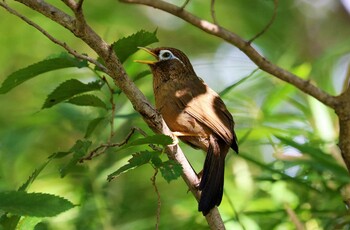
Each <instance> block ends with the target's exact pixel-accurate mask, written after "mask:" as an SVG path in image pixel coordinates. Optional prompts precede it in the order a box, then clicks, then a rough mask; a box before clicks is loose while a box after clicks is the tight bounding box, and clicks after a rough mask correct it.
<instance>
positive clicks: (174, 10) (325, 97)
mask: <svg viewBox="0 0 350 230" xmlns="http://www.w3.org/2000/svg"><path fill="white" fill-rule="evenodd" d="M119 1H121V2H124V3H133V4H142V5H147V6H151V7H153V8H156V9H160V10H162V11H165V12H168V13H170V14H173V15H175V16H177V17H179V18H181V19H183V20H185V21H187V22H188V23H190V24H192V25H193V26H195V27H197V28H199V29H201V30H203V31H205V32H207V33H208V34H211V35H214V36H217V37H219V38H222V39H223V40H225V41H227V42H228V43H230V44H232V45H234V46H236V47H237V48H239V49H240V50H241V51H242V52H244V53H245V54H246V55H247V56H248V57H249V58H250V59H251V60H252V61H253V62H254V63H255V64H256V65H257V66H258V67H259V68H260V69H262V70H264V71H265V72H267V73H270V74H271V75H273V76H275V77H277V78H279V79H280V80H282V81H285V82H288V83H290V84H292V85H294V86H295V87H297V88H298V89H300V90H301V91H303V92H304V93H306V94H308V95H310V96H312V97H314V98H316V99H317V100H319V101H320V102H322V103H324V104H326V105H328V106H329V107H331V108H335V106H336V104H337V101H336V98H335V97H333V96H331V95H329V94H327V93H326V92H324V91H323V90H321V89H319V88H317V87H316V86H314V85H313V84H311V83H310V81H305V80H303V79H301V78H300V77H298V76H296V75H295V74H292V73H290V72H288V71H287V70H284V69H282V68H280V67H278V66H276V65H274V64H272V63H271V62H270V61H268V60H267V59H266V58H264V57H263V56H261V54H259V52H258V51H257V50H255V49H254V48H253V47H252V46H251V45H250V44H249V42H247V41H245V40H243V39H242V38H241V37H239V36H238V35H237V34H235V33H233V32H231V31H229V30H227V29H225V28H223V27H221V26H218V25H215V24H213V23H210V22H208V21H206V20H203V19H201V18H198V17H197V16H195V15H193V14H191V13H189V12H187V11H186V10H185V9H183V8H181V7H178V6H176V5H173V4H171V3H168V2H164V1H160V0H119Z"/></svg>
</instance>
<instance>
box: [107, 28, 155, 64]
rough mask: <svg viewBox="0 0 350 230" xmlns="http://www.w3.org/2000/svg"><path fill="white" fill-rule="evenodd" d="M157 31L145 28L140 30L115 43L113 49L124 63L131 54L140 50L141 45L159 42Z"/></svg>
mask: <svg viewBox="0 0 350 230" xmlns="http://www.w3.org/2000/svg"><path fill="white" fill-rule="evenodd" d="M156 32H157V31H154V32H153V33H151V32H147V31H144V30H141V31H138V32H137V33H135V34H132V35H130V36H129V37H124V38H121V39H119V40H118V41H116V42H115V43H113V45H112V46H113V50H114V52H115V53H116V55H117V56H118V58H119V60H120V61H121V62H122V63H123V62H124V61H125V60H126V59H127V58H128V57H129V56H130V55H132V54H133V53H135V52H136V51H138V47H140V46H148V45H150V44H152V43H155V42H158V38H157V37H156Z"/></svg>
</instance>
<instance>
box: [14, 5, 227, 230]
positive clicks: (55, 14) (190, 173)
mask: <svg viewBox="0 0 350 230" xmlns="http://www.w3.org/2000/svg"><path fill="white" fill-rule="evenodd" d="M15 1H17V2H20V3H22V4H24V5H26V6H27V7H29V8H31V9H33V10H35V11H37V12H38V13H40V14H42V15H44V16H46V17H47V18H49V19H51V20H52V21H54V22H56V23H58V24H60V25H61V26H63V27H65V28H66V29H68V30H69V31H70V32H72V33H73V34H74V35H75V36H76V37H78V38H80V39H81V40H83V41H84V42H85V43H86V44H87V45H88V46H89V47H90V48H91V49H92V50H94V51H95V52H96V54H97V55H98V56H99V57H101V58H102V59H103V61H104V63H105V69H104V70H105V72H106V73H107V74H108V75H109V76H110V77H112V79H113V80H114V83H115V84H116V85H117V86H118V87H119V88H120V89H121V90H122V91H123V92H124V93H125V95H126V96H127V97H128V99H129V100H130V102H131V103H132V105H133V107H134V109H135V110H136V111H137V112H139V113H140V114H141V115H142V117H143V119H144V121H145V122H146V123H147V125H148V126H149V127H150V128H151V129H152V130H153V131H154V132H156V133H162V134H165V135H170V136H171V131H170V130H169V128H168V127H167V125H166V124H165V122H164V120H163V119H162V117H161V116H160V114H159V113H158V112H157V111H156V110H155V109H154V108H153V106H152V105H151V104H150V102H149V101H148V100H147V99H146V97H145V96H144V95H143V94H142V92H141V91H140V90H139V89H138V88H137V87H136V85H135V84H134V83H133V82H132V81H131V79H130V78H129V76H128V75H127V73H126V71H125V69H124V68H123V66H122V63H121V62H120V61H119V59H118V57H117V56H116V54H115V53H114V51H113V49H112V47H111V46H110V45H109V44H107V43H106V42H105V41H104V40H103V39H102V38H101V37H100V36H99V35H98V34H97V33H96V32H95V31H94V30H93V29H92V28H91V27H90V26H89V25H88V24H87V23H86V21H85V18H84V15H83V11H82V3H83V1H79V2H78V3H76V2H75V1H74V0H62V1H63V2H64V3H65V4H66V5H67V6H68V7H69V8H70V9H71V10H72V11H73V13H74V15H75V18H74V17H72V16H70V15H68V14H66V13H65V12H63V11H61V10H60V9H58V8H56V7H55V6H53V5H50V4H48V3H46V2H45V1H43V0H15ZM17 16H18V15H17ZM22 19H23V18H22ZM34 27H35V26H34ZM36 29H38V28H36ZM47 37H49V38H50V36H47ZM57 44H59V43H57ZM60 45H61V44H60ZM67 47H68V46H67ZM64 48H66V47H64ZM71 53H72V54H73V55H74V56H76V57H78V58H81V57H80V56H79V54H78V53H77V52H71ZM166 152H167V155H168V157H169V158H170V159H173V160H175V161H176V162H178V163H180V164H181V165H182V167H183V174H182V178H183V180H184V181H185V182H186V184H187V186H188V188H189V190H190V191H191V192H192V193H193V195H194V196H195V198H196V199H197V200H199V197H200V193H199V192H198V190H197V189H196V185H198V184H199V180H198V177H197V174H196V173H195V172H194V170H193V168H192V166H191V165H190V164H189V162H188V161H187V159H186V157H185V155H184V154H183V152H182V150H181V149H180V147H179V146H178V145H175V146H168V147H167V148H166ZM206 220H207V222H208V224H209V226H210V228H211V229H225V226H224V224H223V221H222V219H221V216H220V214H219V212H218V209H217V208H214V209H212V210H211V211H210V213H209V214H208V215H207V216H206Z"/></svg>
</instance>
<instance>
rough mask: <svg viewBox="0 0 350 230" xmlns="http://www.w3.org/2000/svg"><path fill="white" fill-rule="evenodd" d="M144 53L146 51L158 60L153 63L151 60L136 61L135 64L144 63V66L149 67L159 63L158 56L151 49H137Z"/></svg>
mask: <svg viewBox="0 0 350 230" xmlns="http://www.w3.org/2000/svg"><path fill="white" fill-rule="evenodd" d="M137 48H139V49H141V50H143V51H146V52H147V53H149V54H150V55H152V56H153V57H155V58H156V59H157V60H155V61H151V60H134V62H138V63H143V64H148V65H154V64H156V63H157V62H158V56H157V55H156V54H155V53H153V52H152V51H151V50H150V49H148V48H146V47H137Z"/></svg>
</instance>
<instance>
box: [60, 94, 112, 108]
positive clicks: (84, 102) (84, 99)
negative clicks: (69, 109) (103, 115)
mask: <svg viewBox="0 0 350 230" xmlns="http://www.w3.org/2000/svg"><path fill="white" fill-rule="evenodd" d="M67 102H68V103H71V104H74V105H80V106H93V107H100V108H103V109H107V106H106V104H105V103H104V102H103V101H102V100H101V99H100V98H98V97H97V96H95V95H92V94H84V95H79V96H76V97H73V98H71V99H69V100H68V101H67Z"/></svg>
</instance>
